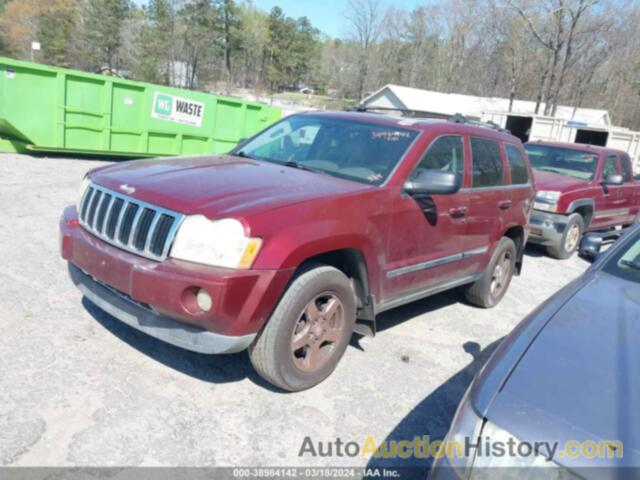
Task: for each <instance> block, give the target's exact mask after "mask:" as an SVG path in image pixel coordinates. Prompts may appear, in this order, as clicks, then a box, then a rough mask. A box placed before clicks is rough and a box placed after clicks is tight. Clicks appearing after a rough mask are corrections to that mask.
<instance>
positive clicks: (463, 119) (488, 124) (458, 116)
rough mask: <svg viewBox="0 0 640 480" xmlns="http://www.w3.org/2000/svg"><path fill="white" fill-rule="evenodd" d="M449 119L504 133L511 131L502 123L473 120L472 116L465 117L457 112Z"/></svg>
mask: <svg viewBox="0 0 640 480" xmlns="http://www.w3.org/2000/svg"><path fill="white" fill-rule="evenodd" d="M449 121H450V122H453V123H464V124H466V125H473V126H474V127H482V128H490V129H491V130H496V131H498V132H503V133H509V134H510V133H511V132H510V131H509V130H507V129H506V128H502V127H501V126H500V125H498V124H497V123H495V122H492V121H487V122H482V121H480V120H473V119H471V118H467V117H465V116H464V115H462V114H461V113H456V114H455V115H451V116H450V117H449Z"/></svg>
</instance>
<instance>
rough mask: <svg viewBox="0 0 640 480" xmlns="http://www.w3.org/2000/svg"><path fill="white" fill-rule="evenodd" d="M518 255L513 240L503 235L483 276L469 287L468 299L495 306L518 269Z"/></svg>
mask: <svg viewBox="0 0 640 480" xmlns="http://www.w3.org/2000/svg"><path fill="white" fill-rule="evenodd" d="M516 255H517V252H516V244H515V243H514V242H513V240H511V239H510V238H507V237H502V238H501V239H500V243H499V244H498V248H496V251H495V252H494V254H493V257H491V261H490V262H489V265H488V266H487V269H486V270H485V271H484V273H483V274H482V277H480V279H478V280H477V281H476V282H474V283H472V284H471V285H469V286H468V287H467V289H466V291H465V296H466V297H467V300H469V302H471V303H473V304H474V305H477V306H479V307H482V308H491V307H495V306H496V305H497V304H498V303H500V300H502V297H504V295H505V293H507V290H508V289H509V284H510V283H511V278H512V277H513V272H514V271H515V269H516Z"/></svg>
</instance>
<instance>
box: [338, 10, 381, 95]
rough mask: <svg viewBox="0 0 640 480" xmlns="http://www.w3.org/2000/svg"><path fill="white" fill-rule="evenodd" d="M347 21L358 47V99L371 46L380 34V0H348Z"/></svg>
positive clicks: (363, 84) (363, 86)
mask: <svg viewBox="0 0 640 480" xmlns="http://www.w3.org/2000/svg"><path fill="white" fill-rule="evenodd" d="M346 19H347V23H348V25H349V27H350V28H351V31H352V32H353V33H352V34H351V35H352V36H353V38H354V39H355V41H356V44H357V48H358V78H357V95H358V100H361V99H362V98H363V97H364V93H365V83H366V80H367V75H368V73H369V66H370V63H371V56H372V47H373V45H374V43H375V42H376V41H377V40H378V38H379V36H380V29H381V20H382V7H381V4H380V0H349V7H348V12H347V16H346Z"/></svg>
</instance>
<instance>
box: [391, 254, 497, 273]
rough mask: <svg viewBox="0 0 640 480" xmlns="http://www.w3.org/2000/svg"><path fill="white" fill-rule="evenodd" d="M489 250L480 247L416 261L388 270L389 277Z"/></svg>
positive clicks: (437, 265) (440, 264)
mask: <svg viewBox="0 0 640 480" xmlns="http://www.w3.org/2000/svg"><path fill="white" fill-rule="evenodd" d="M488 251H489V247H488V246H485V247H479V248H474V249H472V250H467V251H465V252H460V253H455V254H453V255H448V256H446V257H440V258H435V259H433V260H428V261H426V262H420V263H414V264H413V265H407V266H406V267H400V268H396V269H394V270H389V271H388V272H387V278H395V277H399V276H400V275H405V274H407V273H413V272H418V271H420V270H426V269H427V268H434V267H440V266H442V265H446V264H447V263H452V262H457V261H458V260H462V259H463V258H467V257H472V256H474V255H482V254H483V253H486V252H488Z"/></svg>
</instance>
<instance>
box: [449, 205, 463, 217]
mask: <svg viewBox="0 0 640 480" xmlns="http://www.w3.org/2000/svg"><path fill="white" fill-rule="evenodd" d="M466 214H467V207H455V208H450V209H449V215H450V216H451V217H452V218H460V217H464V216H465V215H466Z"/></svg>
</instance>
